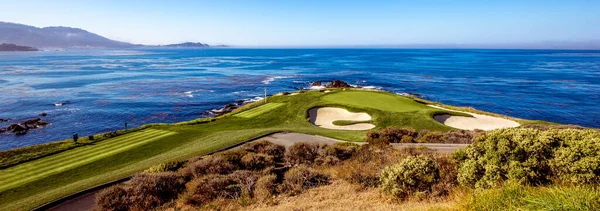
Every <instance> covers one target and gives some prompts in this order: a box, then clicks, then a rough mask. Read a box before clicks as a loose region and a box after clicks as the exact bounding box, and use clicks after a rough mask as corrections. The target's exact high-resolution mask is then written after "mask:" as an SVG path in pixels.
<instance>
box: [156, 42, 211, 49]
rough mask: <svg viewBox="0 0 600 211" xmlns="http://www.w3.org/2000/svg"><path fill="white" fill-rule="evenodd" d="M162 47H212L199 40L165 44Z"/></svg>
mask: <svg viewBox="0 0 600 211" xmlns="http://www.w3.org/2000/svg"><path fill="white" fill-rule="evenodd" d="M162 47H173V48H207V47H210V46H209V45H208V44H202V43H199V42H184V43H179V44H170V45H164V46H162Z"/></svg>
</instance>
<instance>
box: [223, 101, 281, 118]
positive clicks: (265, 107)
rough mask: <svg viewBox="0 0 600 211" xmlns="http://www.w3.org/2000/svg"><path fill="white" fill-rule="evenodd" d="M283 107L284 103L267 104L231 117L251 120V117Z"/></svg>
mask: <svg viewBox="0 0 600 211" xmlns="http://www.w3.org/2000/svg"><path fill="white" fill-rule="evenodd" d="M283 105H285V103H267V104H264V105H261V106H259V107H256V108H253V109H250V110H247V111H244V112H241V113H237V114H235V115H233V116H235V117H242V118H253V117H256V116H259V115H262V114H264V113H267V112H269V111H272V110H275V109H277V108H279V107H281V106H283Z"/></svg>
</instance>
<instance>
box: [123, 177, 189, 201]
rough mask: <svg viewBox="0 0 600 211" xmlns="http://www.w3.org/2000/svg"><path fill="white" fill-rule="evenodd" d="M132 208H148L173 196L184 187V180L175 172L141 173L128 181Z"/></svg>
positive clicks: (173, 197) (169, 199) (175, 196)
mask: <svg viewBox="0 0 600 211" xmlns="http://www.w3.org/2000/svg"><path fill="white" fill-rule="evenodd" d="M129 183H130V186H131V188H130V189H129V199H128V200H129V201H130V204H131V207H130V208H131V209H132V210H150V209H152V208H155V207H158V206H160V205H162V204H164V203H166V202H169V201H171V200H173V199H175V198H177V195H178V194H179V193H181V192H182V191H183V190H184V189H185V180H184V179H183V178H182V177H181V176H179V175H177V174H176V173H171V172H165V173H153V174H148V173H142V174H137V175H135V176H134V177H133V178H132V179H131V181H130V182H129Z"/></svg>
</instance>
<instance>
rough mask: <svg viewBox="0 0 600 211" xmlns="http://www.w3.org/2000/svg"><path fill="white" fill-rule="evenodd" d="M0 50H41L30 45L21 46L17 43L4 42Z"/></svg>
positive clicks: (0, 45)
mask: <svg viewBox="0 0 600 211" xmlns="http://www.w3.org/2000/svg"><path fill="white" fill-rule="evenodd" d="M0 51H4V52H6V51H39V50H38V49H37V48H34V47H29V46H21V45H15V44H8V43H2V44H0Z"/></svg>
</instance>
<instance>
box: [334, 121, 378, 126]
mask: <svg viewBox="0 0 600 211" xmlns="http://www.w3.org/2000/svg"><path fill="white" fill-rule="evenodd" d="M360 123H371V120H367V121H352V120H336V121H333V125H337V126H347V125H354V124H360Z"/></svg>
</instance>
